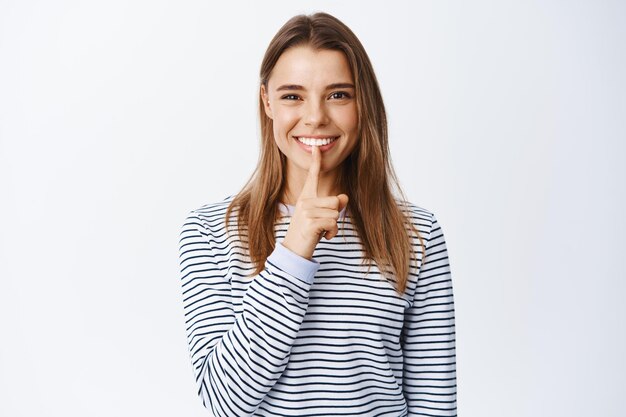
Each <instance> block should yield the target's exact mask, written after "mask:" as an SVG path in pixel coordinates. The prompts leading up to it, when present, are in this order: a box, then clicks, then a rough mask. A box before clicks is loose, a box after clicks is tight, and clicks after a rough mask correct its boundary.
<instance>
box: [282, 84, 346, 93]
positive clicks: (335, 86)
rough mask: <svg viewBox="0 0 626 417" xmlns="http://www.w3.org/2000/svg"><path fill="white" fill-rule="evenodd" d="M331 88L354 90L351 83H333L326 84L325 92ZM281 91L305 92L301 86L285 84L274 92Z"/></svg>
mask: <svg viewBox="0 0 626 417" xmlns="http://www.w3.org/2000/svg"><path fill="white" fill-rule="evenodd" d="M333 88H354V84H351V83H333V84H328V85H327V86H326V89H327V90H331V89H333ZM283 90H306V88H304V87H303V86H301V85H297V84H285V85H281V86H280V87H278V88H277V89H276V91H283Z"/></svg>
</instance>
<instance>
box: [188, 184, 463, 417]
mask: <svg viewBox="0 0 626 417" xmlns="http://www.w3.org/2000/svg"><path fill="white" fill-rule="evenodd" d="M233 197H234V196H232V195H231V196H229V197H226V198H225V199H224V200H222V201H220V202H217V203H211V204H206V205H204V206H202V207H200V208H198V209H195V210H192V211H191V212H189V214H188V215H187V217H186V219H185V222H184V224H183V226H182V230H181V232H180V245H179V248H180V251H179V260H180V267H181V269H180V280H181V285H182V299H183V309H184V316H185V323H186V333H187V341H188V348H189V355H190V359H191V364H192V368H193V374H194V376H195V381H196V386H197V390H198V391H197V392H198V395H199V397H200V399H201V400H202V404H203V405H204V407H206V408H207V409H208V410H210V411H211V412H212V414H213V415H214V416H238V417H241V416H299V417H304V416H343V417H345V416H456V350H455V325H454V301H453V293H452V280H451V275H450V265H449V262H448V255H447V250H446V243H445V240H444V235H443V231H442V228H441V226H440V225H439V223H438V222H437V219H436V218H435V216H434V214H433V213H432V212H430V211H428V210H426V209H424V208H421V207H418V206H416V205H414V204H412V203H408V202H407V203H406V204H404V205H401V209H403V210H405V211H408V212H409V214H410V217H411V219H412V221H413V224H414V225H415V226H416V228H417V229H418V230H419V231H420V235H421V236H422V237H423V239H424V243H425V245H426V256H427V258H426V263H424V264H422V262H421V261H422V259H423V252H422V250H421V245H420V242H419V240H418V238H417V237H416V236H415V235H414V234H413V235H412V239H413V247H414V250H415V251H416V252H417V254H418V255H419V256H418V263H417V264H418V266H419V267H416V265H415V262H413V261H412V263H411V266H410V274H409V282H408V285H407V289H406V292H405V294H404V295H403V296H400V295H398V294H397V293H396V291H395V289H394V287H393V283H392V282H389V281H388V280H387V279H386V278H384V277H383V275H382V274H381V273H380V270H379V269H378V268H377V266H376V265H375V264H373V265H372V266H371V267H370V271H369V272H368V271H367V265H362V264H361V262H362V261H363V259H364V253H363V252H362V250H361V245H360V241H359V239H358V236H357V235H356V229H354V228H353V227H352V225H351V223H350V217H349V215H347V214H346V211H345V209H344V210H342V211H341V213H340V217H339V219H338V221H337V223H338V227H339V233H338V234H337V235H336V236H335V237H333V238H332V239H331V240H326V239H325V238H322V239H321V240H320V242H319V243H318V244H317V246H316V248H315V251H314V253H313V256H312V260H309V259H306V258H304V257H301V256H299V255H297V254H296V253H294V252H292V251H290V250H289V249H287V248H286V247H284V246H283V245H282V244H281V242H282V240H283V239H284V237H285V234H286V232H287V228H288V227H289V222H290V219H291V215H292V214H293V211H294V207H293V206H290V205H284V204H280V213H281V216H280V217H279V219H278V221H277V222H276V223H275V226H274V232H275V233H274V235H275V238H276V245H275V249H274V251H273V252H272V253H271V255H270V256H269V257H268V258H267V260H266V262H265V265H264V269H263V270H262V272H261V273H259V274H258V275H256V276H254V277H245V275H247V274H249V273H251V272H252V270H253V265H252V264H251V262H250V259H249V257H248V256H246V255H245V253H244V252H245V250H244V248H243V246H242V244H241V242H240V240H239V234H238V233H237V231H236V227H235V226H233V223H234V225H236V214H237V210H236V209H235V210H233V212H231V225H229V234H228V235H227V234H226V226H225V221H224V218H225V214H226V208H227V206H228V204H229V203H230V202H231V201H232V199H233ZM398 202H399V200H398Z"/></svg>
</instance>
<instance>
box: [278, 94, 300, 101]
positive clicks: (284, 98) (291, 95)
mask: <svg viewBox="0 0 626 417" xmlns="http://www.w3.org/2000/svg"><path fill="white" fill-rule="evenodd" d="M287 97H298V96H297V95H295V94H287V95H285V96H282V97H281V99H283V100H291V99H288V98H287Z"/></svg>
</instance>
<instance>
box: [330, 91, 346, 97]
mask: <svg viewBox="0 0 626 417" xmlns="http://www.w3.org/2000/svg"><path fill="white" fill-rule="evenodd" d="M335 94H343V96H344V97H343V98H350V97H351V96H350V94H348V93H347V92H345V91H335V92H334V93H332V94H331V97H332V96H334V95H335ZM340 98H341V97H340Z"/></svg>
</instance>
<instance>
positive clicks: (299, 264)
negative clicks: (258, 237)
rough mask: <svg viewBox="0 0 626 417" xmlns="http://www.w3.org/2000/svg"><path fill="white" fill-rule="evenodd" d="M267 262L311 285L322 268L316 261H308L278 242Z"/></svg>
mask: <svg viewBox="0 0 626 417" xmlns="http://www.w3.org/2000/svg"><path fill="white" fill-rule="evenodd" d="M267 260H268V261H270V262H271V263H272V264H274V265H276V267H277V268H279V269H281V270H282V271H285V272H286V273H288V274H289V275H292V276H294V277H296V278H298V279H300V280H302V281H304V282H306V283H309V284H313V278H314V277H315V273H316V272H317V270H318V269H319V268H320V263H319V262H318V261H316V260H314V259H313V260H308V259H306V258H304V257H302V256H300V255H298V254H297V253H295V252H292V251H291V250H289V249H287V248H286V247H284V246H283V245H282V243H280V242H278V241H277V242H276V247H275V248H274V251H273V252H272V253H271V254H270V256H268V258H267Z"/></svg>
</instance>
